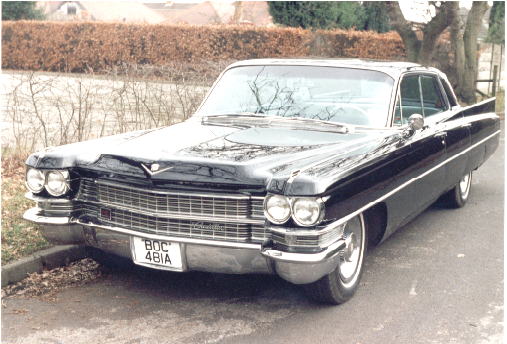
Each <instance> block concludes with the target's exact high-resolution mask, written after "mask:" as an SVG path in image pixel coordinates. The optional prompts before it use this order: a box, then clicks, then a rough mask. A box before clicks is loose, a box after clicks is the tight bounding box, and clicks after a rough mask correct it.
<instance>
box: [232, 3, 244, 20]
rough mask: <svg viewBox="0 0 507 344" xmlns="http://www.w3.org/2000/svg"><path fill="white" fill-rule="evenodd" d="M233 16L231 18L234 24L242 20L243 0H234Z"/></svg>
mask: <svg viewBox="0 0 507 344" xmlns="http://www.w3.org/2000/svg"><path fill="white" fill-rule="evenodd" d="M233 6H234V17H233V19H232V21H233V23H234V24H239V23H240V22H242V21H243V1H234V3H233Z"/></svg>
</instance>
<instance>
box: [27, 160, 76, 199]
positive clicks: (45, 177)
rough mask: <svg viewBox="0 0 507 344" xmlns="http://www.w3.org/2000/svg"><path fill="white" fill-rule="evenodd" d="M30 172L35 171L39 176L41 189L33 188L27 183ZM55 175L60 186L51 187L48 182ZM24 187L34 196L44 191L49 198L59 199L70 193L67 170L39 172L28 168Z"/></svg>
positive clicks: (69, 180)
mask: <svg viewBox="0 0 507 344" xmlns="http://www.w3.org/2000/svg"><path fill="white" fill-rule="evenodd" d="M31 171H36V173H38V174H39V176H40V177H41V180H42V187H40V188H34V187H33V185H31V184H30V183H29V182H28V181H29V179H28V176H29V173H30V172H31ZM53 175H56V176H57V177H58V178H59V179H60V180H61V182H60V185H59V186H58V187H56V188H55V187H51V186H50V180H49V178H51V176H53ZM25 185H26V187H27V188H28V190H30V191H31V192H33V193H35V194H40V193H41V192H43V191H44V190H46V192H47V193H48V194H50V195H51V196H55V197H60V196H64V195H66V194H68V193H69V192H70V191H71V179H70V173H69V171H68V170H39V169H37V168H34V167H28V168H27V170H26V172H25Z"/></svg>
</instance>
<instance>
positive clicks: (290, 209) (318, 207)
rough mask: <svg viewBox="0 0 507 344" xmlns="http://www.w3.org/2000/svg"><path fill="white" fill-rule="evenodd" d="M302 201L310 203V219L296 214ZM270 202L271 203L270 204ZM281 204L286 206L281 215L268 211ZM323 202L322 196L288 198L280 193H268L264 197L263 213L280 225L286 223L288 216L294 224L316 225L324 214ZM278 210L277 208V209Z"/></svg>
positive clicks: (303, 225) (272, 221)
mask: <svg viewBox="0 0 507 344" xmlns="http://www.w3.org/2000/svg"><path fill="white" fill-rule="evenodd" d="M303 202H306V203H307V206H308V204H309V205H311V206H312V207H311V208H312V211H313V213H314V214H313V215H312V216H311V219H310V221H308V220H305V219H303V218H302V217H301V216H299V217H298V216H297V213H298V209H297V208H298V207H299V206H300V205H302V204H303ZM270 203H271V204H270ZM281 205H283V206H284V207H285V208H286V212H284V213H283V215H282V216H278V217H277V216H276V215H275V214H276V212H273V211H270V209H272V208H274V207H276V206H278V207H280V206H281ZM325 210H326V207H325V204H324V200H323V199H322V198H316V197H300V198H299V197H294V198H289V197H285V196H282V195H276V194H268V195H267V196H266V198H265V199H264V215H265V216H266V218H267V219H268V220H269V221H270V222H271V223H274V224H277V225H281V224H284V223H286V222H287V221H288V220H289V218H290V217H292V219H293V220H294V222H295V223H296V224H298V225H299V226H302V227H312V226H316V225H318V224H319V223H321V222H322V220H323V219H324V215H325V213H326V212H325ZM278 211H279V210H278Z"/></svg>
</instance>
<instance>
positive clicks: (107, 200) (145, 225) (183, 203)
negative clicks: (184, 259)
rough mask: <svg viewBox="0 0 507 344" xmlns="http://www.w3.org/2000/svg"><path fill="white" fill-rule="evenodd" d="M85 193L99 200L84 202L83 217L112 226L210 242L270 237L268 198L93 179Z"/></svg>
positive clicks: (84, 185)
mask: <svg viewBox="0 0 507 344" xmlns="http://www.w3.org/2000/svg"><path fill="white" fill-rule="evenodd" d="M80 190H81V192H80V196H79V198H80V199H82V200H85V199H86V200H93V201H94V202H93V203H88V202H84V203H86V206H83V209H84V214H85V215H89V216H92V217H96V218H98V219H100V221H101V222H103V223H104V224H107V225H110V226H116V227H121V228H127V229H132V230H139V231H143V232H149V233H156V234H161V235H171V236H183V237H189V238H198V239H210V240H226V241H237V242H246V241H253V242H263V241H264V240H266V239H267V238H269V231H267V230H266V228H265V226H264V222H263V221H264V213H263V201H264V198H263V197H256V196H255V197H250V196H248V195H232V196H230V195H217V194H205V193H190V192H188V193H183V192H175V191H167V192H166V191H154V190H144V189H136V188H130V187H123V186H120V185H116V184H114V185H112V184H109V183H107V184H106V183H98V182H97V183H96V182H94V181H93V180H90V179H83V180H82V182H81V189H80ZM100 208H107V209H108V210H110V214H111V215H110V218H103V217H100ZM203 219H204V220H203ZM215 219H217V220H215ZM241 220H244V221H241ZM253 220H257V221H259V222H258V223H255V221H253Z"/></svg>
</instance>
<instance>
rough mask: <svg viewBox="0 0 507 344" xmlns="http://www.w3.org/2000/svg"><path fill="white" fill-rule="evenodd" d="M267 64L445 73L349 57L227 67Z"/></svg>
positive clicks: (392, 72) (267, 61)
mask: <svg viewBox="0 0 507 344" xmlns="http://www.w3.org/2000/svg"><path fill="white" fill-rule="evenodd" d="M265 65H271V66H319V67H342V68H359V69H369V70H377V71H381V72H385V73H387V74H390V75H391V76H393V77H399V76H400V75H401V74H402V73H405V72H408V71H431V72H436V73H438V74H440V75H443V73H442V72H440V71H439V70H438V69H436V68H432V67H425V66H421V65H419V64H417V63H412V62H403V61H385V60H370V59H348V58H308V59H298V58H295V59H292V58H283V59H255V60H244V61H239V62H236V63H234V64H232V65H230V66H229V67H228V68H227V69H229V68H234V67H239V66H265Z"/></svg>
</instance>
